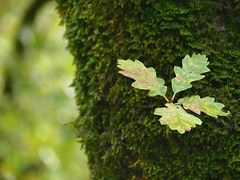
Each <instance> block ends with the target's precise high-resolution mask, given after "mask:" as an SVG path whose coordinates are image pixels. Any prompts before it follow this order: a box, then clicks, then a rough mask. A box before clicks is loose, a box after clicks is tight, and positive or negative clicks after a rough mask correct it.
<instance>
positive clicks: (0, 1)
mask: <svg viewBox="0 0 240 180" xmlns="http://www.w3.org/2000/svg"><path fill="white" fill-rule="evenodd" d="M37 1H38V3H39V2H40V4H38V5H37V6H36V7H35V9H34V6H33V5H34V4H33V3H35V4H36V3H37ZM30 10H32V11H30ZM29 12H30V13H29ZM28 13H29V16H28V15H27V14H28ZM59 23H60V18H59V16H58V14H57V11H56V10H55V3H54V1H47V0H45V1H44V0H43V1H41V0H35V1H34V0H18V1H16V0H0V180H3V179H4V180H15V179H19V180H32V179H34V180H55V179H56V180H66V179H71V180H85V179H88V177H89V170H88V168H87V159H86V156H85V155H84V151H83V150H81V145H80V144H79V143H78V139H76V138H75V134H74V130H73V128H72V127H71V121H74V120H75V118H76V117H77V108H76V106H75V102H74V90H73V88H71V87H70V84H71V82H72V80H73V77H74V66H73V64H72V62H73V58H72V56H71V55H70V54H69V53H68V51H67V50H66V49H65V47H66V46H67V42H66V40H64V39H63V34H64V27H63V26H59ZM66 124H68V125H66Z"/></svg>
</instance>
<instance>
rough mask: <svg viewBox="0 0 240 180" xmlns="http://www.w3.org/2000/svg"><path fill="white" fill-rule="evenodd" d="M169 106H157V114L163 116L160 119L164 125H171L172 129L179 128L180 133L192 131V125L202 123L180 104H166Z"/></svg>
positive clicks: (155, 112)
mask: <svg viewBox="0 0 240 180" xmlns="http://www.w3.org/2000/svg"><path fill="white" fill-rule="evenodd" d="M166 106H167V108H166V107H164V108H156V109H155V111H154V114H155V115H159V116H162V117H161V118H160V119H159V121H160V122H161V124H162V125H165V124H166V125H169V128H170V129H172V130H177V131H178V132H179V133H180V134H183V133H185V131H190V130H191V127H196V124H198V125H201V124H202V121H201V120H200V119H199V118H197V117H195V116H193V115H191V114H188V113H187V112H186V111H185V110H184V109H183V108H182V107H181V106H180V105H176V104H170V103H167V104H166Z"/></svg>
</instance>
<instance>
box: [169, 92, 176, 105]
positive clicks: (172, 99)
mask: <svg viewBox="0 0 240 180" xmlns="http://www.w3.org/2000/svg"><path fill="white" fill-rule="evenodd" d="M175 96H176V93H174V94H173V97H172V98H171V100H170V102H171V103H173V101H174V98H175Z"/></svg>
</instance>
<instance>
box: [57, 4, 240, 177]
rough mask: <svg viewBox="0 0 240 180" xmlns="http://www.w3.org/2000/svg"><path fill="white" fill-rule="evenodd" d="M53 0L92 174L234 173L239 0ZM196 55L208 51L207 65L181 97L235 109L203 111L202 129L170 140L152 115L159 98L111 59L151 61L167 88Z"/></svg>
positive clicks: (239, 139)
mask: <svg viewBox="0 0 240 180" xmlns="http://www.w3.org/2000/svg"><path fill="white" fill-rule="evenodd" d="M56 1H57V9H58V12H59V14H60V15H61V17H62V20H63V23H64V24H65V26H66V33H65V37H66V38H67V39H68V41H69V45H68V49H69V51H70V52H71V53H72V54H73V56H74V57H75V65H76V67H77V70H76V74H75V80H74V83H73V85H74V87H75V90H76V103H77V105H78V108H79V118H78V119H77V120H76V122H75V127H76V129H77V132H78V133H77V134H78V136H79V137H80V138H81V141H82V143H83V145H84V147H85V148H86V153H87V156H88V159H89V166H90V170H91V177H92V179H106V180H108V179H119V180H120V179H124V180H126V179H181V180H182V179H240V150H239V149H240V148H239V147H240V136H239V133H240V128H239V125H240V114H239V111H240V104H239V101H240V90H239V89H240V88H239V87H240V80H239V79H240V11H239V7H240V5H239V2H238V0H232V1H227V0H226V1H225V0H222V1H220V0H219V1H193V0H192V1H179V0H177V1H176V0H170V1H169V0H168V1H157V0H104V1H102V0H87V1H86V0H68V1H65V0H56ZM192 53H202V54H206V55H207V56H208V58H209V61H210V65H209V68H210V69H211V72H210V73H207V74H206V78H205V79H203V80H201V81H199V82H195V83H193V88H192V89H191V90H188V91H186V92H185V93H184V94H183V93H179V97H180V96H181V95H195V94H199V95H201V97H204V96H208V95H209V96H212V97H215V98H216V100H217V101H220V102H221V103H223V104H225V105H226V109H228V110H230V111H231V115H230V116H229V117H220V118H218V119H214V118H211V117H207V116H204V115H201V119H202V120H203V125H202V126H198V127H197V128H195V129H193V130H192V131H190V132H187V133H185V134H183V135H180V134H179V133H178V132H176V131H170V132H169V137H168V139H166V135H165V132H166V127H165V126H161V125H160V123H159V122H158V118H157V117H156V116H154V115H153V110H154V108H156V107H159V106H162V105H163V104H164V101H165V100H164V99H161V98H149V97H147V93H148V92H146V91H140V90H135V89H133V88H131V86H130V85H131V83H132V81H131V80H130V79H128V78H124V77H122V76H121V75H120V74H118V69H117V66H116V63H117V59H118V58H122V59H127V58H131V59H139V60H141V61H142V62H143V63H144V64H145V65H146V66H151V67H155V68H156V70H157V74H158V76H159V77H162V78H164V79H165V80H166V84H167V85H168V86H169V85H170V80H171V79H172V78H173V77H174V75H173V67H174V65H180V63H181V60H182V58H183V57H184V56H185V55H186V54H189V55H192ZM169 87H170V86H169ZM169 95H172V93H171V92H170V91H169Z"/></svg>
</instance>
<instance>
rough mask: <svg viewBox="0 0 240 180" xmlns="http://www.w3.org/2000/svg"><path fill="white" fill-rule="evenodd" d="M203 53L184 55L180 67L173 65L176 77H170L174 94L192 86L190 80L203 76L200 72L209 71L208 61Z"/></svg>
mask: <svg viewBox="0 0 240 180" xmlns="http://www.w3.org/2000/svg"><path fill="white" fill-rule="evenodd" d="M207 60H208V59H207V58H206V56H205V55H200V54H198V55H196V54H193V55H192V57H190V56H188V55H186V56H185V58H184V59H183V61H182V68H180V67H178V66H174V72H175V74H176V77H175V78H173V79H172V89H173V92H174V94H176V93H178V92H180V91H184V90H186V89H189V88H191V87H192V85H191V82H193V81H197V80H200V79H202V78H204V77H205V76H204V75H201V74H202V73H205V72H208V71H210V69H209V68H208V67H207V65H208V64H209V62H208V61H207Z"/></svg>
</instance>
